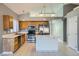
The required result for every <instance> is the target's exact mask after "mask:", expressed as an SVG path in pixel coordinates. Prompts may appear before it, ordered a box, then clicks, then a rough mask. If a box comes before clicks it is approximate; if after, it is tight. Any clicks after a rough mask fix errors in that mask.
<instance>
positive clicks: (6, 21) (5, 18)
mask: <svg viewBox="0 0 79 59" xmlns="http://www.w3.org/2000/svg"><path fill="white" fill-rule="evenodd" d="M9 24H10V23H9V16H8V15H3V27H4V30H6V29H9Z"/></svg>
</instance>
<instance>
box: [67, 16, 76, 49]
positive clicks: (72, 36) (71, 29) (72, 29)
mask: <svg viewBox="0 0 79 59" xmlns="http://www.w3.org/2000/svg"><path fill="white" fill-rule="evenodd" d="M77 19H78V17H77V16H73V17H67V39H68V46H69V47H71V48H73V49H76V50H77V48H78V45H77Z"/></svg>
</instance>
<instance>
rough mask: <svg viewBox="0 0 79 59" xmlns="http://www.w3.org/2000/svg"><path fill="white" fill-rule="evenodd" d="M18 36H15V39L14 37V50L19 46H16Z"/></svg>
mask: <svg viewBox="0 0 79 59" xmlns="http://www.w3.org/2000/svg"><path fill="white" fill-rule="evenodd" d="M18 43H19V42H18V37H16V38H15V39H14V52H15V51H16V50H17V49H18V48H19V46H18Z"/></svg>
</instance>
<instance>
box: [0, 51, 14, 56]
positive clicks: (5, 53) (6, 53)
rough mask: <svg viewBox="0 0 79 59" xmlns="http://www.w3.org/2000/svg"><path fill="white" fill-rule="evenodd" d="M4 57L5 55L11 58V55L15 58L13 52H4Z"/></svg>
mask: <svg viewBox="0 0 79 59" xmlns="http://www.w3.org/2000/svg"><path fill="white" fill-rule="evenodd" d="M1 55H2V56H3V55H5V56H7V55H8V56H9V55H11V56H13V53H12V52H2V54H1Z"/></svg>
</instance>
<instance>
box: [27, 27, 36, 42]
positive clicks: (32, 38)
mask: <svg viewBox="0 0 79 59" xmlns="http://www.w3.org/2000/svg"><path fill="white" fill-rule="evenodd" d="M35 32H36V30H35V26H29V27H28V34H27V35H28V42H33V43H35V42H36V37H35Z"/></svg>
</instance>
